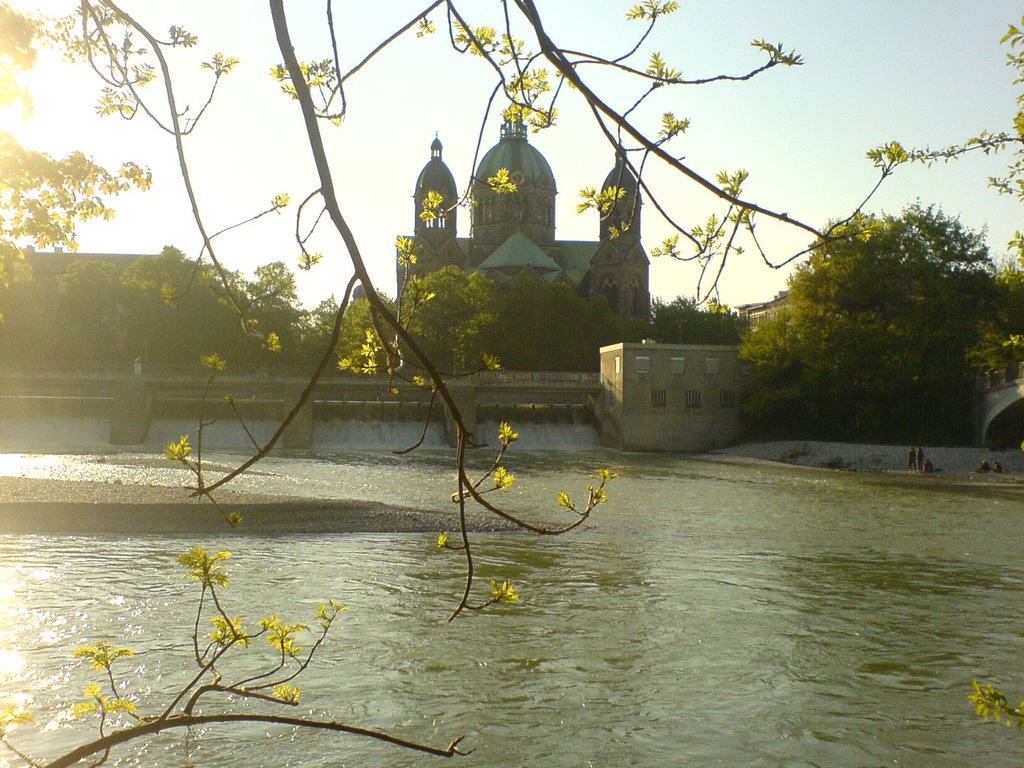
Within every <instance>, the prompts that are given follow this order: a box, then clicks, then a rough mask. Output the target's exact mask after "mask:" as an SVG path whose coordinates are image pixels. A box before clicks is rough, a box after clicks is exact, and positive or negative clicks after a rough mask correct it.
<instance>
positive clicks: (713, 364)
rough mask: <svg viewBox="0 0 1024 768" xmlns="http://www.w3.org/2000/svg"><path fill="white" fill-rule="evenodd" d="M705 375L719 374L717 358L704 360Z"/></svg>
mask: <svg viewBox="0 0 1024 768" xmlns="http://www.w3.org/2000/svg"><path fill="white" fill-rule="evenodd" d="M704 373H718V358H717V357H707V358H705V359H704Z"/></svg>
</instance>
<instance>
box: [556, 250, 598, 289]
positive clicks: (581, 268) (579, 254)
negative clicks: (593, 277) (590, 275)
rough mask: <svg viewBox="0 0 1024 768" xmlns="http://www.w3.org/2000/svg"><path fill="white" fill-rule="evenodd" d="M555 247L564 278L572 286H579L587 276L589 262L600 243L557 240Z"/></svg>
mask: <svg viewBox="0 0 1024 768" xmlns="http://www.w3.org/2000/svg"><path fill="white" fill-rule="evenodd" d="M555 245H557V246H558V255H559V257H560V260H561V262H562V269H564V270H565V274H566V276H567V277H568V278H569V279H570V280H571V281H572V284H573V285H579V284H580V283H581V282H583V278H584V277H586V276H587V271H588V270H589V269H590V262H591V261H592V260H593V258H594V254H595V253H597V249H598V248H600V247H601V243H600V242H599V241H597V240H558V241H557V242H556V243H555Z"/></svg>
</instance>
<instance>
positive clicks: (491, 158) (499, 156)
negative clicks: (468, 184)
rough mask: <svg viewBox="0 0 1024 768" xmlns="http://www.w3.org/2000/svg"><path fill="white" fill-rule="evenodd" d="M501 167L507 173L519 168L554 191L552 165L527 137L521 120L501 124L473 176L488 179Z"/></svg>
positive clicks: (539, 184) (524, 175)
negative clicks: (499, 136) (498, 132)
mask: <svg viewBox="0 0 1024 768" xmlns="http://www.w3.org/2000/svg"><path fill="white" fill-rule="evenodd" d="M501 168H507V169H508V170H509V172H510V173H516V172H519V173H521V174H523V177H524V178H525V179H526V180H527V181H529V182H533V183H534V184H536V185H538V186H544V187H548V188H550V189H551V190H552V191H557V187H556V186H555V174H554V173H552V172H551V166H550V165H548V161H547V160H545V159H544V155H542V154H541V153H540V151H539V150H537V149H536V148H535V147H533V146H532V145H531V144H530V143H529V142H528V141H527V139H526V126H524V125H523V124H522V123H518V122H517V123H512V122H507V123H505V124H504V125H503V126H502V128H501V140H500V141H499V142H498V143H497V144H495V145H494V146H493V147H491V148H490V149H489V150H488V151H487V154H486V155H484V157H483V159H482V160H481V161H480V165H478V166H477V169H476V178H477V179H479V180H480V181H487V179H489V178H490V177H491V176H494V175H495V174H496V173H497V172H498V170H499V169H501Z"/></svg>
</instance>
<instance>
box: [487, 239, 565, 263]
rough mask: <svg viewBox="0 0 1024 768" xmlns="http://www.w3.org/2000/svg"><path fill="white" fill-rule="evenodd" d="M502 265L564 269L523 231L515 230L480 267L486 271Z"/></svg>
mask: <svg viewBox="0 0 1024 768" xmlns="http://www.w3.org/2000/svg"><path fill="white" fill-rule="evenodd" d="M502 267H506V268H512V269H523V268H524V267H533V268H534V269H538V270H543V271H555V272H560V271H561V269H562V268H561V267H560V266H559V265H558V262H556V261H555V260H554V259H552V258H551V257H550V256H548V255H547V254H546V253H544V251H542V250H541V248H540V246H538V245H537V244H536V243H535V242H533V241H532V240H531V239H530V238H528V237H527V236H526V235H524V234H523V233H522V232H514V233H513V234H512V236H511V237H509V239H508V240H506V241H505V242H504V243H502V244H501V245H499V246H498V247H497V248H495V249H494V251H493V253H491V255H490V256H488V257H487V258H486V259H484V260H483V261H482V262H481V263H480V266H479V267H478V269H479V270H480V271H481V272H486V271H487V270H491V269H501V268H502Z"/></svg>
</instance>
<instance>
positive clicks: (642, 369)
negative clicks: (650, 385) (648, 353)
mask: <svg viewBox="0 0 1024 768" xmlns="http://www.w3.org/2000/svg"><path fill="white" fill-rule="evenodd" d="M633 366H634V370H635V371H636V372H637V373H647V372H648V371H649V370H651V358H649V357H636V358H634V360H633Z"/></svg>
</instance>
